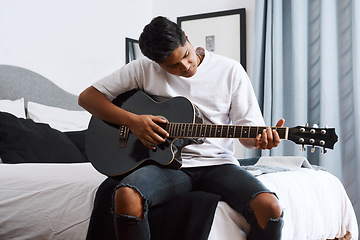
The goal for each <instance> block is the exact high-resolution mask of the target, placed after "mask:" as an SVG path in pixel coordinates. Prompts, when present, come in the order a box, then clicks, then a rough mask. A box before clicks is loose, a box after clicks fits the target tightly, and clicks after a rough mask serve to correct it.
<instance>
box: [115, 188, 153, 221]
mask: <svg viewBox="0 0 360 240" xmlns="http://www.w3.org/2000/svg"><path fill="white" fill-rule="evenodd" d="M145 205H146V204H145V199H144V197H143V195H142V194H141V193H140V192H139V191H138V190H137V189H136V188H133V187H130V186H120V187H119V188H117V189H116V191H115V196H114V211H115V213H116V214H119V215H128V216H134V217H138V218H139V219H142V218H143V216H144V214H145V212H146V211H147V209H145Z"/></svg>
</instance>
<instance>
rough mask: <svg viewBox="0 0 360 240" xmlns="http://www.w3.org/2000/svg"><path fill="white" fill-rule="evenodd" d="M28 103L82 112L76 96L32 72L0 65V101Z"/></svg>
mask: <svg viewBox="0 0 360 240" xmlns="http://www.w3.org/2000/svg"><path fill="white" fill-rule="evenodd" d="M21 97H23V98H24V99H25V103H26V105H25V106H27V102H28V101H32V102H36V103H41V104H44V105H48V106H54V107H60V108H64V109H68V110H84V109H82V108H81V107H80V106H79V105H78V104H77V96H76V95H74V94H71V93H69V92H66V91H64V90H63V89H61V88H60V87H58V86H57V85H55V84H54V83H53V82H51V81H50V80H49V79H47V78H45V77H44V76H41V75H40V74H38V73H35V72H33V71H30V70H27V69H24V68H21V67H16V66H10V65H0V99H10V100H16V99H19V98H21Z"/></svg>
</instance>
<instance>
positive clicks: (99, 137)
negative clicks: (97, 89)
mask: <svg viewBox="0 0 360 240" xmlns="http://www.w3.org/2000/svg"><path fill="white" fill-rule="evenodd" d="M113 103H114V104H115V105H117V106H119V107H121V108H123V109H125V110H127V111H130V112H132V113H135V114H150V115H155V116H161V117H162V118H164V119H166V120H167V123H165V124H159V125H160V126H161V127H162V128H163V129H165V130H166V131H167V132H168V133H169V135H170V136H169V137H168V138H167V139H166V141H165V142H164V143H162V144H160V145H158V146H156V150H152V149H148V148H146V147H145V146H144V145H143V144H142V142H141V141H140V140H139V139H138V138H137V137H136V136H134V135H133V134H131V131H130V130H129V128H127V127H125V126H119V125H114V124H111V123H108V122H105V121H103V120H100V119H98V118H96V117H95V116H92V117H91V120H90V123H89V128H88V130H87V136H86V151H87V155H88V158H89V160H90V162H91V163H92V165H93V166H94V167H95V168H96V169H97V170H98V171H99V172H100V173H102V174H104V175H107V176H119V175H123V174H127V173H130V172H131V171H133V170H135V169H137V168H138V167H141V166H142V165H144V164H151V163H157V164H161V165H163V166H167V167H170V168H174V169H179V168H180V167H181V165H182V161H181V151H182V149H183V148H184V147H185V146H187V145H189V144H193V143H195V144H201V143H203V141H204V138H256V136H257V135H258V134H260V133H262V131H263V129H264V128H267V127H264V126H237V125H214V124H204V123H203V118H202V115H201V112H200V111H199V110H198V109H197V107H196V106H195V105H194V104H193V103H192V102H191V101H190V100H189V99H187V98H185V97H174V98H163V97H159V96H149V95H147V94H146V93H144V92H142V91H138V90H132V91H129V92H126V93H124V94H121V95H119V96H118V97H117V98H116V99H115V100H114V101H113ZM272 129H275V130H276V131H277V132H278V133H279V136H280V138H281V139H287V140H291V141H293V142H294V143H296V144H301V145H303V147H304V146H305V145H311V146H313V147H315V146H316V147H322V148H323V149H324V152H325V151H326V149H327V148H329V149H333V147H334V145H335V143H336V142H337V139H338V137H337V135H336V133H335V129H334V128H310V127H307V126H297V127H294V128H288V127H272Z"/></svg>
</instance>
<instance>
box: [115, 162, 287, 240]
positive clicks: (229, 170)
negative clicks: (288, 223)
mask: <svg viewBox="0 0 360 240" xmlns="http://www.w3.org/2000/svg"><path fill="white" fill-rule="evenodd" d="M124 186H126V187H131V188H134V189H135V190H137V191H138V192H139V193H140V195H141V196H142V198H143V199H144V209H143V219H142V221H140V220H139V219H138V218H137V217H134V216H127V215H117V214H114V215H115V225H116V232H118V233H117V234H121V239H137V240H140V239H150V230H149V223H148V211H149V207H155V206H159V205H161V204H163V203H166V202H168V201H170V200H172V199H174V198H176V197H178V196H180V195H181V194H184V193H186V192H189V191H205V192H209V193H213V194H217V195H220V196H221V200H222V201H225V202H227V203H228V204H229V205H230V206H231V207H232V208H233V209H234V210H236V211H237V212H239V213H240V214H242V215H243V216H244V217H245V219H246V220H247V221H248V222H249V224H250V225H251V229H252V231H250V235H254V231H255V232H256V236H258V233H257V232H260V231H262V229H261V228H259V226H257V223H256V219H255V216H254V214H253V213H252V211H251V209H250V207H249V203H250V202H251V201H252V200H253V199H254V197H255V196H257V195H258V194H259V193H264V192H270V191H269V190H268V189H267V188H266V187H265V186H264V185H263V184H262V183H261V182H260V181H259V180H258V179H256V178H255V177H254V176H253V175H252V174H250V173H249V172H247V171H246V170H244V169H243V168H241V167H239V166H237V165H234V164H224V165H218V166H208V167H196V168H183V169H180V170H174V169H168V168H164V167H160V166H157V165H147V166H144V167H142V168H139V169H137V170H136V171H134V172H133V173H131V174H130V175H128V176H126V177H125V178H124V179H123V180H122V181H121V182H120V183H119V184H118V186H117V187H116V188H119V187H124ZM270 222H271V221H270ZM270 222H269V223H270ZM273 222H274V223H275V225H276V226H275V231H276V232H277V233H276V234H274V235H279V236H281V228H282V218H281V219H274V220H273ZM278 222H280V223H278ZM271 231H272V230H271ZM271 231H270V232H269V233H267V234H272V232H271ZM251 232H253V233H251ZM259 234H261V233H259ZM256 239H261V238H259V237H257V238H256ZM264 239H280V237H277V236H274V238H271V237H270V238H264Z"/></svg>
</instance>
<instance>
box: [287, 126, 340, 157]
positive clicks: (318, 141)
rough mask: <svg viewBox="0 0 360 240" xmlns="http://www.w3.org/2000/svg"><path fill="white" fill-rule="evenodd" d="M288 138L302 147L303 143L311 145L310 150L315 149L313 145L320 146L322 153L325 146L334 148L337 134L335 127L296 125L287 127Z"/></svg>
mask: <svg viewBox="0 0 360 240" xmlns="http://www.w3.org/2000/svg"><path fill="white" fill-rule="evenodd" d="M288 140H291V141H293V142H295V143H296V144H301V145H303V149H305V148H304V146H305V145H310V146H312V147H313V148H312V151H314V150H315V146H317V147H322V148H323V153H326V149H327V148H329V149H334V145H335V143H336V142H337V141H338V136H337V135H336V133H335V128H318V127H308V126H297V127H294V128H289V134H288Z"/></svg>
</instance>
